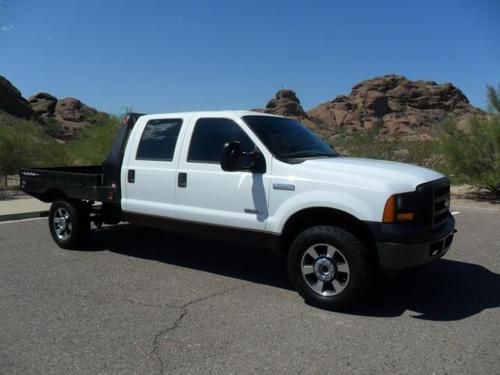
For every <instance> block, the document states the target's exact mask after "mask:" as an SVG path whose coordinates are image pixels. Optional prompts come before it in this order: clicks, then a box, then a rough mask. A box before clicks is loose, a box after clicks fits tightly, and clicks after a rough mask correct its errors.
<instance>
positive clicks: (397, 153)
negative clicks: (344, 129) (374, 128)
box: [333, 132, 441, 168]
mask: <svg viewBox="0 0 500 375" xmlns="http://www.w3.org/2000/svg"><path fill="white" fill-rule="evenodd" d="M333 146H334V147H335V148H336V149H337V150H338V151H339V152H340V153H341V154H343V155H347V156H354V157H363V158H371V159H382V160H392V161H400V162H404V163H411V164H417V165H421V166H426V167H430V168H439V167H440V161H441V157H440V154H439V147H438V146H439V145H438V142H437V141H409V140H404V139H401V138H395V139H383V138H381V137H378V136H377V135H376V134H375V133H373V132H357V133H353V134H348V135H347V134H346V135H343V136H341V137H337V139H336V140H335V141H333Z"/></svg>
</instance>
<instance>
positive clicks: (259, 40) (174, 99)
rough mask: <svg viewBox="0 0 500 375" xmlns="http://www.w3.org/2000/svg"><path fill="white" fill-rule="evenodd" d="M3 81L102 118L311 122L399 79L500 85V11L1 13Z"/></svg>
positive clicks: (209, 8)
mask: <svg viewBox="0 0 500 375" xmlns="http://www.w3.org/2000/svg"><path fill="white" fill-rule="evenodd" d="M0 7H1V9H0V75H4V76H6V77H7V78H8V79H9V80H10V81H11V82H12V83H13V84H14V85H15V86H17V87H18V88H19V89H20V90H21V92H22V93H23V95H24V96H26V97H29V96H30V95H32V94H34V93H36V92H39V91H47V92H49V93H51V94H53V95H55V96H57V97H65V96H74V97H77V98H80V99H81V100H83V101H84V102H86V103H87V104H89V105H91V106H94V107H96V108H98V109H100V110H105V111H108V112H112V113H120V112H122V111H123V110H124V108H126V107H133V109H134V110H136V111H142V112H146V113H154V112H170V111H183V110H203V109H247V108H255V107H262V106H264V105H265V103H266V102H267V101H268V100H269V99H270V98H271V97H272V96H273V95H274V93H275V92H276V91H277V90H278V89H280V88H281V87H286V88H291V89H293V90H295V91H296V92H297V94H298V96H299V98H300V99H301V101H302V104H303V105H304V107H305V108H306V109H309V108H311V107H313V106H315V105H317V104H319V103H322V102H325V101H327V100H329V99H332V98H334V97H335V96H337V95H340V94H348V93H349V92H350V90H351V87H352V86H353V85H354V84H355V83H357V82H358V81H360V80H363V79H368V78H371V77H373V76H376V75H382V74H387V73H398V74H403V75H405V76H407V77H408V78H411V79H425V80H434V81H437V82H440V83H443V82H452V83H454V84H455V85H456V86H458V87H459V88H461V89H462V90H463V91H464V93H465V94H466V95H467V96H468V98H469V99H470V100H471V102H472V103H473V104H474V105H476V106H481V107H484V106H485V87H486V84H488V83H489V84H494V85H497V84H500V17H499V16H500V1H497V0H483V1H482V0H475V1H473V0H471V1H462V0H456V1H451V0H448V1H439V0H434V1H427V0H419V1H412V2H410V1H383V0H377V1H332V0H309V1H305V0H302V1H293V0H288V1H273V0H267V1H260V0H252V1H237V0H232V1H217V0H210V1H208V0H207V1H201V0H200V1H191V0H183V1H180V0H178V1H154V0H142V1H139V0H136V1H118V0H50V1H49V0H47V1H42V0H0Z"/></svg>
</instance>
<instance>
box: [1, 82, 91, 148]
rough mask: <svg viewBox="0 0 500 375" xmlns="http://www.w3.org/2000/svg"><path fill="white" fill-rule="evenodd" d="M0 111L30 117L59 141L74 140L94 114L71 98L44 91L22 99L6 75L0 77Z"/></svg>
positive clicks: (88, 123)
mask: <svg viewBox="0 0 500 375" xmlns="http://www.w3.org/2000/svg"><path fill="white" fill-rule="evenodd" d="M0 111H4V112H7V113H9V114H11V115H13V116H16V117H20V118H23V119H31V120H34V121H36V122H37V123H38V124H39V125H40V126H42V127H43V128H44V130H45V132H46V133H47V134H49V135H51V136H52V137H54V138H57V139H60V140H71V139H74V138H75V137H76V136H77V135H78V133H79V132H80V131H81V130H83V129H85V128H86V127H88V126H91V125H92V124H94V123H95V117H96V115H97V114H98V111H96V110H95V109H93V108H90V107H89V106H87V105H85V104H84V103H82V102H81V101H80V100H78V99H75V98H63V99H57V98H56V97H54V96H53V95H50V94H48V93H45V92H41V93H38V94H35V95H33V96H31V97H30V98H29V100H26V99H25V98H24V97H23V96H22V95H21V93H20V91H19V90H18V89H17V88H15V87H14V86H13V85H12V84H11V83H10V82H9V81H8V80H7V79H6V78H4V77H2V76H0Z"/></svg>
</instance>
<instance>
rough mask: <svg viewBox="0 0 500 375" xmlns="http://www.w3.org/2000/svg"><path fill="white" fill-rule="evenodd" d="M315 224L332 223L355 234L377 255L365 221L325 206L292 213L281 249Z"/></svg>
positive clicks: (373, 240)
mask: <svg viewBox="0 0 500 375" xmlns="http://www.w3.org/2000/svg"><path fill="white" fill-rule="evenodd" d="M315 225H334V226H336V227H339V228H342V229H344V230H346V231H348V232H350V233H351V234H353V235H354V236H356V237H357V238H358V239H359V240H361V242H363V244H364V245H365V246H366V247H367V249H369V250H373V251H370V253H372V254H374V256H375V257H376V256H377V252H376V251H375V250H376V244H375V239H374V238H373V235H372V233H371V231H370V228H369V227H368V225H366V223H364V222H363V221H361V220H359V219H357V218H356V217H354V216H352V215H350V214H348V213H347V212H344V211H341V210H336V209H333V208H327V207H313V208H306V209H303V210H301V211H298V212H296V213H295V214H293V215H292V216H291V217H290V218H289V219H288V221H287V222H286V224H285V226H284V228H283V231H282V237H281V238H282V240H281V251H282V252H283V253H287V252H288V249H289V248H290V244H291V243H292V241H293V240H294V238H295V237H296V236H297V235H298V234H299V233H300V232H302V231H304V230H305V229H307V228H310V227H312V226H315Z"/></svg>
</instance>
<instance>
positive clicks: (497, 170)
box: [441, 87, 500, 194]
mask: <svg viewBox="0 0 500 375" xmlns="http://www.w3.org/2000/svg"><path fill="white" fill-rule="evenodd" d="M499 98H500V88H498V89H497V90H494V89H493V88H492V87H488V100H489V112H488V113H487V114H485V115H482V116H476V117H473V118H471V119H470V120H469V122H468V124H467V126H466V127H465V128H464V129H461V128H459V127H458V126H457V124H456V123H455V122H453V121H449V122H448V123H447V124H446V126H445V127H444V131H445V135H444V137H443V139H442V146H441V147H442V150H443V154H444V160H445V165H446V169H447V171H449V173H450V174H453V175H454V176H455V179H456V180H457V181H460V182H465V183H469V184H472V185H476V186H479V187H484V188H486V189H488V190H490V191H494V192H496V193H497V194H499V193H500V105H499V104H500V103H499V100H498V99H499Z"/></svg>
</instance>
